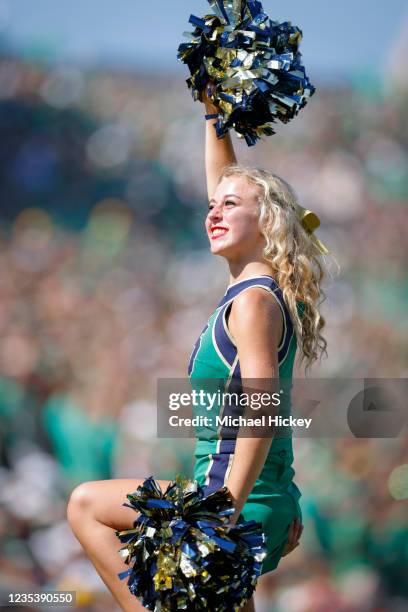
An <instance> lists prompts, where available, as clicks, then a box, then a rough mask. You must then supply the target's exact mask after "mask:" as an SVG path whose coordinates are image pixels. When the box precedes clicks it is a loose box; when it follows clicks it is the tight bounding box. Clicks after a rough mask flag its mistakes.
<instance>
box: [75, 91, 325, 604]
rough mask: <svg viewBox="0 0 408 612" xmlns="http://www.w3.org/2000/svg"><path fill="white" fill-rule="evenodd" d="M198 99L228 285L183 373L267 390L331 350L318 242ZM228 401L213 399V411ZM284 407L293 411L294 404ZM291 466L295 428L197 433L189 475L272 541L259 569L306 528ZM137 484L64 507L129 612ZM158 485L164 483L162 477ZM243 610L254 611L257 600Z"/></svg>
mask: <svg viewBox="0 0 408 612" xmlns="http://www.w3.org/2000/svg"><path fill="white" fill-rule="evenodd" d="M203 102H204V105H205V110H206V144H205V166H206V178H207V190H208V202H209V203H208V214H207V217H206V221H205V229H206V232H207V236H208V240H209V244H210V249H211V253H212V254H214V255H219V256H221V257H222V258H224V259H225V260H226V262H227V264H228V267H229V284H228V287H227V289H226V292H225V295H224V296H223V297H222V299H221V301H220V303H219V304H218V306H217V308H216V309H215V311H214V313H213V314H211V316H210V317H209V320H208V322H207V324H206V326H205V327H204V330H203V332H202V333H201V335H200V337H199V339H198V340H197V343H196V345H195V347H194V350H193V352H192V354H191V358H190V363H189V374H190V377H191V380H192V384H193V385H194V381H195V380H198V379H208V378H213V379H222V380H225V381H227V385H228V384H229V383H230V382H231V381H232V380H233V381H234V383H235V384H236V383H237V382H238V383H240V382H242V383H243V384H244V381H245V380H248V379H250V380H252V381H253V380H257V381H259V384H260V385H261V386H262V389H263V390H265V391H270V392H272V393H273V392H276V384H277V381H279V379H282V380H285V381H290V380H291V377H292V372H293V365H294V361H295V356H296V354H297V353H298V356H299V363H301V364H305V366H306V368H308V367H310V365H311V364H312V363H313V362H314V361H316V359H318V358H319V356H321V354H322V353H324V352H326V344H327V343H326V341H325V339H324V337H323V336H322V334H321V332H322V328H323V327H324V324H325V322H324V319H323V317H322V315H321V314H320V312H319V309H318V304H319V303H321V301H322V299H323V297H324V294H323V291H322V289H321V283H322V281H323V278H324V276H325V272H326V270H325V266H324V262H323V260H322V257H321V255H322V252H324V249H323V248H322V245H321V243H320V242H319V241H318V240H317V238H315V236H314V235H313V231H312V229H311V228H310V227H308V226H307V223H305V216H304V214H303V213H304V209H302V208H301V207H300V206H299V204H298V202H297V199H296V196H295V194H294V192H293V190H292V189H291V187H290V186H289V185H288V184H287V183H286V182H285V181H284V180H283V179H281V178H279V177H278V176H276V175H274V174H271V173H270V172H267V171H265V170H259V169H254V168H245V167H242V166H239V165H237V160H236V157H235V153H234V149H233V146H232V143H231V140H230V137H229V135H227V136H226V137H225V138H223V139H222V140H220V139H218V138H217V136H216V132H215V129H214V124H215V122H216V117H217V115H218V112H219V111H218V109H217V108H216V107H215V106H214V105H213V103H212V102H211V100H210V98H209V97H208V95H207V94H204V95H203ZM228 409H229V407H228V406H223V407H220V412H221V410H222V411H223V414H226V412H228ZM282 410H283V411H285V410H287V411H288V413H289V412H290V405H286V408H282ZM280 414H282V411H280ZM283 416H285V415H283ZM236 433H238V432H236ZM292 462H293V450H292V437H291V432H289V434H288V432H287V431H286V432H285V435H280V434H277V435H275V436H274V437H273V438H272V436H270V437H259V438H257V437H243V436H239V435H236V436H231V431H229V432H228V436H226V435H224V432H223V431H222V428H221V430H220V431H218V432H217V437H216V438H214V439H211V437H210V439H209V438H208V436H204V437H203V438H202V439H200V435H199V434H198V439H197V443H196V448H195V469H194V476H195V478H196V480H197V481H198V482H199V483H200V484H201V485H202V486H203V487H205V488H206V490H207V492H209V493H210V492H212V491H215V490H216V489H218V488H219V487H222V486H223V485H226V486H227V487H228V488H229V490H230V492H231V494H232V496H233V498H234V501H235V504H234V505H235V509H236V510H235V514H234V515H233V517H232V523H235V522H237V521H240V520H241V519H244V520H251V519H255V520H257V521H260V522H261V523H262V526H263V531H264V533H265V535H266V538H267V556H266V558H265V560H264V563H263V573H266V572H270V571H272V570H274V569H275V568H276V567H277V565H278V563H279V561H280V559H281V558H282V557H283V556H285V555H287V554H288V553H290V552H291V551H292V550H293V549H294V548H296V547H297V546H298V544H299V538H300V536H301V533H302V530H303V526H302V513H301V508H300V505H299V498H300V495H301V494H300V490H299V489H298V487H297V485H296V484H295V483H294V481H293V477H294V470H293V468H292ZM143 480H144V479H140V480H137V479H121V480H107V481H98V482H86V483H83V484H81V485H79V486H78V487H77V488H76V489H75V490H74V491H73V492H72V495H71V497H70V501H69V504H68V520H69V523H70V526H71V528H72V530H73V532H74V534H75V535H76V537H77V539H78V540H79V542H80V543H81V545H82V547H83V548H84V550H85V552H86V554H87V555H88V557H89V558H90V560H91V561H92V563H93V564H94V566H95V568H96V570H97V571H98V573H99V574H100V576H101V578H102V580H103V581H104V582H105V584H106V586H107V587H108V588H109V590H110V591H111V593H112V595H113V596H114V598H115V599H116V601H117V602H118V603H119V605H120V606H121V607H122V609H123V610H129V611H131V610H142V609H144V608H143V606H142V605H141V603H140V602H139V601H138V600H137V599H136V598H135V597H134V596H133V595H131V594H130V592H129V590H128V587H127V586H126V582H125V581H120V580H119V578H118V573H120V572H121V571H123V570H124V569H126V566H125V565H124V564H123V561H122V560H121V559H120V557H119V555H118V548H119V546H118V540H117V537H116V535H115V531H116V530H117V531H122V530H125V529H129V528H131V526H132V524H133V521H134V519H135V515H134V511H133V510H132V509H130V508H127V507H124V506H123V505H122V504H123V502H124V500H125V499H126V495H127V494H128V493H129V492H132V491H135V490H136V488H137V487H138V486H139V485H140V484H141V483H142V482H143ZM159 483H160V485H161V487H162V488H163V489H165V488H166V487H167V485H168V482H167V481H159ZM243 610H244V611H245V612H251V611H254V604H253V600H252V599H251V600H250V601H249V602H248V603H247V604H246V605H245V607H244V608H243Z"/></svg>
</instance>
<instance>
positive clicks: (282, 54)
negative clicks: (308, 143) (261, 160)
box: [178, 0, 315, 146]
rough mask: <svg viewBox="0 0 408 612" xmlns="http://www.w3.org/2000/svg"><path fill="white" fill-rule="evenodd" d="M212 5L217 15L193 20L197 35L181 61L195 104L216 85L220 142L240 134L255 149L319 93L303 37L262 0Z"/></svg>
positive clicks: (220, 0)
mask: <svg viewBox="0 0 408 612" xmlns="http://www.w3.org/2000/svg"><path fill="white" fill-rule="evenodd" d="M208 2H209V4H210V6H211V8H212V9H213V11H214V12H213V14H211V15H205V16H204V17H203V18H199V17H195V16H194V15H191V17H190V23H191V24H192V25H193V26H195V29H194V31H193V32H191V33H190V32H185V34H184V35H185V36H186V37H187V39H188V41H187V42H186V43H183V44H181V45H180V46H179V49H178V59H179V60H181V61H182V62H184V63H185V64H187V66H188V68H189V70H190V74H191V76H190V78H189V79H188V80H187V84H188V86H189V88H191V89H192V93H193V97H194V99H195V100H197V99H199V98H200V97H201V95H202V92H203V90H204V88H205V87H206V85H207V83H208V82H209V81H211V82H212V84H213V86H214V87H212V90H211V91H212V93H211V99H212V101H213V102H214V104H215V105H216V106H217V107H218V108H219V109H220V114H219V117H218V121H217V123H216V126H215V127H216V131H217V135H218V137H219V138H222V137H223V136H225V134H226V133H227V132H228V130H229V129H231V128H234V129H235V131H236V132H237V134H238V136H240V137H243V138H245V140H246V142H247V144H248V145H250V146H251V145H254V144H255V143H256V141H257V140H258V138H260V137H261V136H262V135H271V134H274V129H273V127H272V124H273V123H274V122H275V121H276V120H277V119H279V120H280V121H282V122H283V123H287V122H288V121H290V120H291V119H292V118H293V117H294V116H295V115H297V113H298V112H299V110H300V109H301V108H303V107H304V106H305V104H306V103H307V100H308V98H309V97H310V96H311V95H313V93H314V91H315V88H314V87H313V85H311V83H310V81H309V79H308V77H307V75H306V72H305V68H304V66H303V65H302V56H301V53H300V52H299V44H300V41H301V39H302V32H301V30H300V29H299V28H298V27H296V26H293V25H292V24H291V23H290V22H288V21H285V22H284V23H279V22H277V21H272V20H271V19H270V18H269V17H268V15H267V14H266V13H265V12H264V10H263V8H262V4H261V2H258V1H257V0H208Z"/></svg>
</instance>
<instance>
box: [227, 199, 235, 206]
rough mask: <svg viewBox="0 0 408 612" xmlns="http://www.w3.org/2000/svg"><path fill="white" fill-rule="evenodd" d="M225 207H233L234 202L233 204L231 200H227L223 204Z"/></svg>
mask: <svg viewBox="0 0 408 612" xmlns="http://www.w3.org/2000/svg"><path fill="white" fill-rule="evenodd" d="M225 206H235V202H233V201H232V200H227V201H226V202H225Z"/></svg>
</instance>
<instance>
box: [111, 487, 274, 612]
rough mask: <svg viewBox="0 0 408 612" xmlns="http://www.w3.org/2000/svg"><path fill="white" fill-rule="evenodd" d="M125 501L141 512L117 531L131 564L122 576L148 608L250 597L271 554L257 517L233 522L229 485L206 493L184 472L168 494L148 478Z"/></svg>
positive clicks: (205, 605) (226, 604)
mask: <svg viewBox="0 0 408 612" xmlns="http://www.w3.org/2000/svg"><path fill="white" fill-rule="evenodd" d="M127 498H128V501H129V504H124V505H125V506H128V507H130V508H133V509H134V510H135V511H136V512H138V513H140V514H139V516H138V517H137V518H136V520H135V522H134V524H133V527H132V528H131V529H127V530H125V531H120V532H116V535H117V536H118V538H119V540H120V541H121V542H122V544H124V546H123V547H122V548H121V550H120V551H119V554H120V555H121V556H122V558H123V559H124V562H125V563H126V564H127V565H129V566H130V568H129V569H128V570H127V571H125V572H122V573H121V574H119V577H120V578H121V579H125V578H127V579H128V582H127V584H128V587H129V589H130V592H131V593H132V594H133V595H135V596H136V597H138V598H139V599H140V601H141V602H142V604H143V605H144V606H145V607H146V608H147V609H148V610H155V611H156V612H158V611H159V610H160V611H163V612H170V611H173V610H187V611H188V612H191V611H193V610H202V611H204V610H205V611H207V610H218V611H219V612H230V611H237V612H238V610H239V609H240V608H241V607H242V606H243V605H244V603H245V602H246V601H248V599H250V597H251V596H252V593H253V591H254V588H255V586H256V582H257V579H258V577H259V575H260V573H261V569H262V562H263V559H264V557H265V556H266V547H265V536H264V535H263V533H262V531H261V524H260V523H256V522H255V521H247V522H240V523H239V524H237V525H236V526H231V525H230V524H229V517H230V516H231V515H232V514H233V513H234V508H233V503H232V498H231V495H230V493H229V491H228V489H227V488H226V487H223V488H222V489H219V490H218V491H215V492H214V493H211V494H210V495H208V496H206V495H205V492H204V490H203V488H202V487H200V486H199V485H198V483H197V482H196V481H194V482H192V481H189V480H187V479H185V478H183V477H181V476H178V477H177V478H176V480H175V481H174V482H172V483H170V484H169V486H168V488H167V489H166V491H165V492H164V493H163V492H162V491H161V489H160V486H159V485H158V483H157V482H156V481H155V480H154V479H153V478H152V477H150V478H148V479H146V480H145V481H144V483H143V484H142V485H141V486H140V487H139V488H138V489H137V491H135V492H134V493H131V494H129V495H128V496H127Z"/></svg>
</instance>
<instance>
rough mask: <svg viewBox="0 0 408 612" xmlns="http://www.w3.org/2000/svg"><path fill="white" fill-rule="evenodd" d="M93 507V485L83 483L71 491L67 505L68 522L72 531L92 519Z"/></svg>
mask: <svg viewBox="0 0 408 612" xmlns="http://www.w3.org/2000/svg"><path fill="white" fill-rule="evenodd" d="M93 506H94V483H93V482H83V483H82V484H80V485H78V486H77V487H75V489H74V490H73V491H72V493H71V495H70V498H69V501H68V505H67V518H68V522H69V524H70V525H71V527H73V528H74V529H75V528H76V527H77V526H78V525H81V523H82V522H83V521H85V520H86V519H87V518H89V517H92V514H93Z"/></svg>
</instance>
